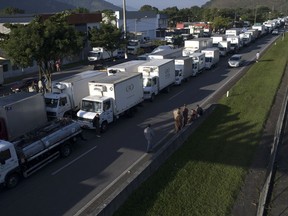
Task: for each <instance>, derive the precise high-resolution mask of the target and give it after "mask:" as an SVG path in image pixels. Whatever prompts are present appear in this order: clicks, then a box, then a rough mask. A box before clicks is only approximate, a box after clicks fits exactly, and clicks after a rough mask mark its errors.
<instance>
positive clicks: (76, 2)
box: [56, 0, 122, 12]
mask: <svg viewBox="0 0 288 216" xmlns="http://www.w3.org/2000/svg"><path fill="white" fill-rule="evenodd" d="M56 1H58V2H61V3H65V4H69V5H73V6H74V7H76V8H77V7H81V8H87V9H88V10H89V11H90V12H93V11H102V10H104V9H111V10H122V9H121V8H120V7H118V6H116V5H113V4H111V3H109V2H107V1H104V0H56Z"/></svg>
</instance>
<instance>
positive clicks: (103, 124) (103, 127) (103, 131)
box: [101, 121, 108, 133]
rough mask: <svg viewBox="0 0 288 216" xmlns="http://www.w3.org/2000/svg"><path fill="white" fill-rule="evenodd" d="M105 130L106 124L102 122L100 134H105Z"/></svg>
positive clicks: (106, 128)
mask: <svg viewBox="0 0 288 216" xmlns="http://www.w3.org/2000/svg"><path fill="white" fill-rule="evenodd" d="M107 130H108V123H107V121H104V122H102V124H101V132H102V133H105V132H106V131H107Z"/></svg>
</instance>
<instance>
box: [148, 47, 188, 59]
mask: <svg viewBox="0 0 288 216" xmlns="http://www.w3.org/2000/svg"><path fill="white" fill-rule="evenodd" d="M182 50H183V48H177V49H166V50H162V51H159V52H156V53H150V54H149V55H148V60H150V59H176V58H178V57H180V56H182Z"/></svg>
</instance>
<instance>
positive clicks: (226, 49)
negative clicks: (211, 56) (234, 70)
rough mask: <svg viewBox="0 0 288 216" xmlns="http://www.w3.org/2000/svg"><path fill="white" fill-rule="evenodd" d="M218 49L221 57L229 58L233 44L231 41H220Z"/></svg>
mask: <svg viewBox="0 0 288 216" xmlns="http://www.w3.org/2000/svg"><path fill="white" fill-rule="evenodd" d="M218 49H219V52H220V56H227V55H228V54H229V53H230V52H231V42H230V41H220V42H219V43H218Z"/></svg>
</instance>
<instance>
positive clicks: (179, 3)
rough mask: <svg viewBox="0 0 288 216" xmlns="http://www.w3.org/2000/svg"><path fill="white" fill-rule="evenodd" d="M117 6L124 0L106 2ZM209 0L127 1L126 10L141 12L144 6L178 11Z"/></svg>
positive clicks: (200, 4) (108, 0)
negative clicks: (172, 8)
mask: <svg viewBox="0 0 288 216" xmlns="http://www.w3.org/2000/svg"><path fill="white" fill-rule="evenodd" d="M106 1H107V2H110V3H112V4H114V5H116V6H121V7H122V4H123V0H106ZM208 1H209V0H126V8H127V10H128V9H129V8H135V9H136V10H139V8H140V7H142V6H143V5H151V6H152V7H156V8H158V9H159V10H163V9H165V8H168V7H174V6H176V7H177V8H178V9H182V8H190V7H193V6H199V7H200V6H202V5H203V4H205V3H206V2H208Z"/></svg>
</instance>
